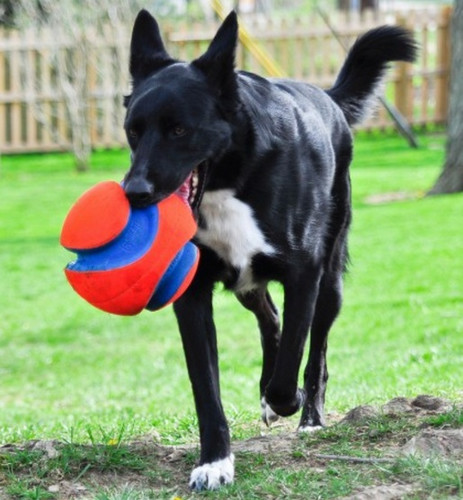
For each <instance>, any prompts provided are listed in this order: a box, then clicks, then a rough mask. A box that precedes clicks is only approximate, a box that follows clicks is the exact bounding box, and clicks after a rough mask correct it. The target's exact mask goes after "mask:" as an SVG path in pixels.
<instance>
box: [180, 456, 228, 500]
mask: <svg viewBox="0 0 463 500" xmlns="http://www.w3.org/2000/svg"><path fill="white" fill-rule="evenodd" d="M234 463H235V456H234V455H233V453H231V454H230V455H229V456H228V457H226V458H222V460H216V461H215V462H211V463H208V464H203V465H200V466H199V467H196V469H193V472H192V473H191V476H190V488H191V489H192V490H194V491H202V490H216V489H218V488H220V486H222V485H223V484H230V483H232V482H233V476H234V474H235V466H234Z"/></svg>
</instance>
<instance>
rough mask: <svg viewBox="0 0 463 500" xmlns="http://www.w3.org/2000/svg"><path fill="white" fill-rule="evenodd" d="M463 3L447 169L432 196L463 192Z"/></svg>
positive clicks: (459, 0) (455, 29)
mask: <svg viewBox="0 0 463 500" xmlns="http://www.w3.org/2000/svg"><path fill="white" fill-rule="evenodd" d="M462 34H463V0H455V5H454V11H453V15H452V62H451V75H450V102H449V114H448V126H447V147H446V157H445V164H444V167H443V170H442V172H441V174H440V176H439V178H438V179H437V181H436V184H435V185H434V187H433V188H432V189H431V191H430V192H429V194H444V193H456V192H460V191H463V36H462Z"/></svg>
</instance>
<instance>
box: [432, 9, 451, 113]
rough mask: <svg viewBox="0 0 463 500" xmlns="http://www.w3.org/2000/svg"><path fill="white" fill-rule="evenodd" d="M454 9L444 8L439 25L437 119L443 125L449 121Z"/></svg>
mask: <svg viewBox="0 0 463 500" xmlns="http://www.w3.org/2000/svg"><path fill="white" fill-rule="evenodd" d="M451 17H452V7H450V6H449V5H447V6H445V7H443V8H442V10H441V13H440V19H439V22H438V25H437V68H436V69H437V72H438V73H437V78H436V111H435V117H436V119H437V120H438V121H440V122H441V123H445V121H446V119H447V109H448V103H449V82H450V58H451V54H450V51H451V45H450V21H451Z"/></svg>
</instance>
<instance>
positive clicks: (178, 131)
mask: <svg viewBox="0 0 463 500" xmlns="http://www.w3.org/2000/svg"><path fill="white" fill-rule="evenodd" d="M185 133H186V128H185V127H183V126H182V125H175V127H174V128H173V129H172V134H173V135H175V137H181V136H182V135H185Z"/></svg>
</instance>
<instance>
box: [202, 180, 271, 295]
mask: <svg viewBox="0 0 463 500" xmlns="http://www.w3.org/2000/svg"><path fill="white" fill-rule="evenodd" d="M200 213H201V216H202V217H203V218H204V221H205V224H206V228H205V229H203V228H198V231H197V233H196V237H197V238H198V240H199V241H200V242H201V243H202V244H203V245H206V246H208V247H209V248H211V249H212V250H214V251H215V252H216V253H217V255H218V256H219V257H220V258H221V259H222V260H223V261H224V262H225V263H226V264H228V265H230V266H232V267H234V268H235V269H237V270H238V272H239V278H238V282H237V284H236V287H235V290H236V291H240V292H244V291H246V290H250V289H252V288H255V283H254V280H253V276H252V269H251V262H252V258H253V257H254V255H256V254H258V253H264V254H267V255H270V254H272V253H274V249H273V247H272V246H271V245H270V244H269V243H267V241H266V240H265V237H264V235H263V233H262V231H261V230H260V229H259V226H258V225H257V221H256V219H255V218H254V214H253V212H252V209H251V207H250V206H249V205H247V204H246V203H243V202H242V201H240V200H238V199H237V198H235V196H234V191H232V190H231V189H221V190H218V191H211V192H206V193H204V196H203V200H202V202H201V207H200Z"/></svg>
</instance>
